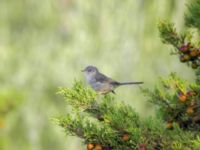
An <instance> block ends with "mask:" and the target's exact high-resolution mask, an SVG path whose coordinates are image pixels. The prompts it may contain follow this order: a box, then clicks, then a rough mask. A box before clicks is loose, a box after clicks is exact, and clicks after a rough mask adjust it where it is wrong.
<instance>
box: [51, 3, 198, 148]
mask: <svg viewBox="0 0 200 150" xmlns="http://www.w3.org/2000/svg"><path fill="white" fill-rule="evenodd" d="M199 6H200V1H199V0H193V1H192V3H191V4H190V5H188V12H187V14H186V15H185V21H186V25H188V26H189V27H195V28H198V29H200V23H199V20H198V19H199V15H198V14H199V12H200V7H199ZM158 29H159V31H160V37H161V39H162V41H163V43H165V44H170V45H172V46H173V48H174V51H173V53H172V54H174V55H178V56H179V57H180V61H181V62H182V63H187V65H188V66H189V67H191V68H193V69H195V70H192V71H194V72H195V73H196V80H195V81H194V82H193V83H189V82H187V81H185V80H182V79H181V78H180V77H178V76H177V75H176V74H175V73H171V75H170V76H169V78H168V79H164V78H161V79H160V82H159V83H158V85H157V86H156V87H155V88H152V89H142V92H143V93H144V95H145V96H146V97H147V99H148V102H150V103H152V104H153V105H154V106H155V107H156V114H157V115H156V117H154V118H147V119H145V120H141V119H140V117H139V115H138V114H137V113H136V112H135V111H134V109H133V108H132V107H130V106H128V105H126V104H124V103H123V102H117V101H116V100H115V98H114V97H113V96H111V95H105V96H102V95H98V94H97V93H95V91H93V90H92V89H91V88H86V87H84V85H83V83H81V82H77V81H75V83H74V86H73V87H72V88H60V89H59V91H58V93H59V94H61V95H62V96H63V97H64V98H65V99H66V102H67V105H68V106H69V107H71V108H72V109H71V111H70V112H69V113H68V114H67V115H66V116H63V117H58V118H56V119H55V120H56V122H57V124H58V125H59V126H61V127H62V128H64V129H65V132H66V134H67V135H71V136H78V137H79V138H81V139H82V140H83V143H85V144H87V149H88V150H102V149H103V150H130V149H131V150H138V149H139V150H147V149H148V150H162V149H164V150H183V149H184V150H198V149H199V147H200V134H199V131H200V48H199V47H198V45H199V44H198V43H200V41H198V40H196V39H195V40H194V38H193V36H192V34H191V33H177V31H176V28H175V26H174V24H173V23H170V22H168V21H161V22H160V23H159V24H158ZM197 34H199V33H197Z"/></svg>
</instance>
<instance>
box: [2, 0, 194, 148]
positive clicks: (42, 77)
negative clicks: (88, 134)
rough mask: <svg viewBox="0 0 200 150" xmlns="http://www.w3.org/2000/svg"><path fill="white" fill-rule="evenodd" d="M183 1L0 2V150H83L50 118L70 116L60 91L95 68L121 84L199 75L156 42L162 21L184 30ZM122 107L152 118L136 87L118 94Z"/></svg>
mask: <svg viewBox="0 0 200 150" xmlns="http://www.w3.org/2000/svg"><path fill="white" fill-rule="evenodd" d="M185 3H186V0H162V1H161V0H124V1H122V0H40V1H39V0H16V1H14V0H0V60H1V65H0V83H1V84H0V149H1V150H78V149H86V148H85V147H83V145H82V144H81V142H80V139H78V138H75V137H66V135H65V133H64V131H63V130H62V129H61V128H59V127H58V126H56V125H55V124H53V123H52V121H51V120H50V118H52V117H54V116H59V115H64V114H66V111H67V108H66V106H65V102H64V100H63V98H62V97H60V96H58V95H56V91H57V89H58V87H69V86H72V84H73V82H74V80H75V79H76V80H82V81H84V77H83V74H82V73H81V72H80V70H81V69H83V68H84V67H86V66H87V65H95V66H97V67H98V68H99V69H100V70H101V71H102V72H103V73H105V74H107V75H108V76H110V77H113V78H114V79H116V80H119V81H144V82H145V84H144V85H143V86H144V87H149V88H151V87H153V86H154V85H155V84H156V81H157V80H158V77H159V76H167V75H168V74H169V73H170V72H177V73H178V75H180V76H181V77H183V78H184V79H187V80H190V81H192V80H193V79H194V75H193V74H192V73H191V70H190V69H189V68H187V67H186V66H185V65H184V64H181V63H179V61H178V59H177V57H176V56H170V55H169V53H170V49H172V48H171V47H170V46H166V45H163V44H162V43H161V40H160V38H159V34H158V30H157V22H158V21H159V19H169V20H171V21H174V22H175V23H176V26H177V27H178V28H179V31H181V30H183V29H184V20H183V15H184V10H185ZM116 93H117V95H116V96H115V97H116V99H117V100H119V101H124V102H125V103H128V104H130V105H132V106H133V107H134V108H135V110H136V111H137V112H138V113H139V114H140V115H141V117H146V116H147V114H153V108H152V106H150V105H148V104H147V103H146V101H145V98H144V96H143V95H142V93H140V90H139V88H138V87H134V86H130V87H121V88H119V89H117V90H116Z"/></svg>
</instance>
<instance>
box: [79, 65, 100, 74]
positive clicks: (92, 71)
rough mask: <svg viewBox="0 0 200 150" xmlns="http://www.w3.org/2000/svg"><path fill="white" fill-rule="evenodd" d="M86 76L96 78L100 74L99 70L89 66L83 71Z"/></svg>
mask: <svg viewBox="0 0 200 150" xmlns="http://www.w3.org/2000/svg"><path fill="white" fill-rule="evenodd" d="M82 72H84V73H85V74H86V76H94V75H96V73H98V72H99V71H98V69H97V68H96V67H94V66H87V67H86V68H85V69H83V70H82Z"/></svg>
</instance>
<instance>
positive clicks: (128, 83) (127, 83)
mask: <svg viewBox="0 0 200 150" xmlns="http://www.w3.org/2000/svg"><path fill="white" fill-rule="evenodd" d="M143 83H144V82H122V83H119V85H130V84H143Z"/></svg>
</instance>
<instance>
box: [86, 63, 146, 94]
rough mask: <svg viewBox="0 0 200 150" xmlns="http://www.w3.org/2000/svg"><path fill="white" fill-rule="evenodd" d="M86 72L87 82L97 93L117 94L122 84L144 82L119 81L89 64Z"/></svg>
mask: <svg viewBox="0 0 200 150" xmlns="http://www.w3.org/2000/svg"><path fill="white" fill-rule="evenodd" d="M82 72H84V73H85V77H86V81H87V83H88V84H89V85H90V86H91V87H92V89H94V90H95V91H96V92H97V93H99V94H102V95H106V94H108V93H110V92H112V93H114V94H115V89H116V88H117V87H119V86H122V85H131V84H143V82H118V81H115V80H113V79H112V78H110V77H108V76H106V75H104V74H102V73H101V72H99V70H98V69H97V67H95V66H87V67H86V68H85V69H83V70H82Z"/></svg>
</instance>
